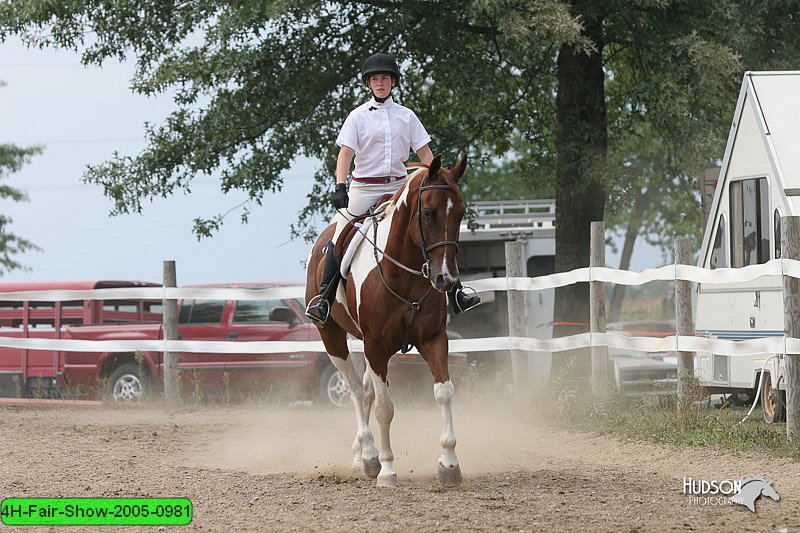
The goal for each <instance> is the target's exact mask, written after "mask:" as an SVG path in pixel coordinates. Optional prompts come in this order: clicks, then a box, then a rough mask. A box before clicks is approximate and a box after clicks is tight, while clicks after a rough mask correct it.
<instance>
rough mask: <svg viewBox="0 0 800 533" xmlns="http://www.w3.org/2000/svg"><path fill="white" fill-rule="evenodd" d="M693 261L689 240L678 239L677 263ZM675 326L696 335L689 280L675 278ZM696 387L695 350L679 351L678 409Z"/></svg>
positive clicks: (683, 263)
mask: <svg viewBox="0 0 800 533" xmlns="http://www.w3.org/2000/svg"><path fill="white" fill-rule="evenodd" d="M691 261H692V249H691V246H690V243H689V240H688V239H678V240H676V241H675V264H678V265H689V264H691ZM675 326H676V329H677V334H678V335H689V336H691V335H694V318H693V314H692V282H691V281H688V280H679V279H676V280H675ZM694 387H695V383H694V352H683V351H681V352H678V409H682V408H683V407H685V406H688V404H689V402H691V401H692V394H693V390H694Z"/></svg>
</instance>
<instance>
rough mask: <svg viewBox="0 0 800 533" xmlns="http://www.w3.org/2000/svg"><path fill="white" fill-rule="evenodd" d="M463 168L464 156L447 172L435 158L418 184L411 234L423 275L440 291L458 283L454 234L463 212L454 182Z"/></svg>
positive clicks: (465, 160)
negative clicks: (419, 253)
mask: <svg viewBox="0 0 800 533" xmlns="http://www.w3.org/2000/svg"><path fill="white" fill-rule="evenodd" d="M466 168H467V156H466V154H464V156H463V157H462V158H461V160H460V161H459V162H458V163H456V165H455V166H454V167H453V168H451V169H446V168H444V167H442V159H441V156H439V155H437V156H435V157H434V158H433V161H431V164H430V165H429V167H428V172H427V175H425V176H423V177H422V179H421V180H420V182H419V189H418V192H417V194H418V196H417V201H416V207H417V213H416V217H417V224H416V231H415V232H413V233H412V235H413V237H414V240H415V241H416V242H417V244H418V245H419V247H420V248H421V249H422V252H423V255H424V256H425V261H426V263H425V264H426V265H427V266H426V267H424V269H423V272H424V273H425V275H426V276H427V277H428V279H429V280H430V282H431V284H432V285H433V287H434V288H435V289H436V290H438V291H440V292H445V291H449V290H450V289H452V288H453V286H454V285H455V283H456V282H457V281H458V261H457V260H456V253H457V252H458V233H459V228H460V226H461V219H462V217H463V216H464V213H465V212H466V207H465V206H464V198H463V196H462V195H461V189H459V188H458V180H460V179H461V177H462V176H463V175H464V170H466Z"/></svg>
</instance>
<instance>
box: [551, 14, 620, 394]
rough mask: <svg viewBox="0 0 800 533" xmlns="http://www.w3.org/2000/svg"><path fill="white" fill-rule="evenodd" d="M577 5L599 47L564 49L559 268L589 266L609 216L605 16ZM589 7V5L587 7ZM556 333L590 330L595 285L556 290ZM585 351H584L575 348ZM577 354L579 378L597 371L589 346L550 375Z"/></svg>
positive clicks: (558, 135) (557, 358)
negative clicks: (598, 229) (594, 229)
mask: <svg viewBox="0 0 800 533" xmlns="http://www.w3.org/2000/svg"><path fill="white" fill-rule="evenodd" d="M578 4H580V5H579V6H574V7H573V14H579V13H580V12H581V11H585V12H588V16H587V15H586V14H583V16H584V18H583V22H584V25H585V30H584V31H585V33H586V35H587V36H589V38H590V39H591V40H592V42H594V43H595V46H596V50H595V51H593V52H591V53H588V54H587V53H584V52H582V51H579V50H576V49H575V48H574V47H572V46H570V45H563V46H562V47H561V49H560V50H559V53H558V63H557V68H558V94H557V96H556V128H555V139H556V149H557V152H558V159H557V162H556V272H567V271H569V270H573V269H575V268H579V267H586V266H589V230H590V226H591V223H592V222H593V221H599V220H603V211H604V209H605V200H606V192H605V172H604V168H605V158H606V153H607V148H608V135H607V120H606V107H605V85H604V82H605V74H604V72H603V61H602V50H603V45H602V38H601V34H602V17H599V16H598V15H597V14H596V13H593V12H592V11H593V10H592V8H591V3H588V4H587V5H586V6H583V5H582V4H581V3H578ZM581 8H583V9H581ZM555 298H556V300H555V310H554V317H553V321H554V326H553V336H554V337H563V336H566V335H571V334H573V333H579V332H583V331H588V325H589V284H588V283H580V284H573V285H569V286H566V287H559V288H557V289H556V295H555ZM574 352H580V353H577V354H576V353H574ZM575 355H577V356H578V359H577V360H576V362H575V363H576V364H575V370H576V374H577V376H571V377H579V378H588V377H589V376H590V375H591V365H590V360H589V357H588V350H585V349H584V350H575V351H569V352H557V353H554V354H553V365H552V371H551V374H550V378H551V387H552V385H553V380H556V379H558V377H559V374H560V372H561V369H562V368H563V367H564V365H565V364H566V363H567V361H568V360H569V359H570V358H571V357H573V356H575Z"/></svg>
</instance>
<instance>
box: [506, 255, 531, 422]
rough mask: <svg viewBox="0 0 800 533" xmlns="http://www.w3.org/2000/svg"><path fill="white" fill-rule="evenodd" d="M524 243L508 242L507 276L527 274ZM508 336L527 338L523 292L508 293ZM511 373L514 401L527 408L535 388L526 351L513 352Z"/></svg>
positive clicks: (515, 276) (514, 276)
mask: <svg viewBox="0 0 800 533" xmlns="http://www.w3.org/2000/svg"><path fill="white" fill-rule="evenodd" d="M522 245H523V243H522V241H506V276H508V277H510V278H517V277H522V276H524V275H525V274H523V272H524V265H523V262H522ZM507 297H508V334H509V335H511V336H512V337H525V336H526V330H525V323H526V313H525V311H526V310H525V294H524V293H523V292H522V291H507ZM511 372H512V376H513V380H514V401H515V403H516V404H517V406H518V407H525V406H526V405H527V404H528V403H529V399H530V398H531V387H532V386H533V384H532V382H531V379H530V372H529V369H528V354H527V352H526V351H524V350H513V349H512V350H511Z"/></svg>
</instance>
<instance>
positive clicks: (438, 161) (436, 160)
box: [428, 154, 442, 177]
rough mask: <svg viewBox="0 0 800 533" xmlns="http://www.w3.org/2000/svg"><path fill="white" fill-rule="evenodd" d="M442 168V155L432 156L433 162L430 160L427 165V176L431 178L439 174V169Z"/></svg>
mask: <svg viewBox="0 0 800 533" xmlns="http://www.w3.org/2000/svg"><path fill="white" fill-rule="evenodd" d="M440 168H442V154H436V155H435V156H433V160H431V164H430V165H428V176H430V177H433V176H435V175H436V174H438V173H439V169H440Z"/></svg>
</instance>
